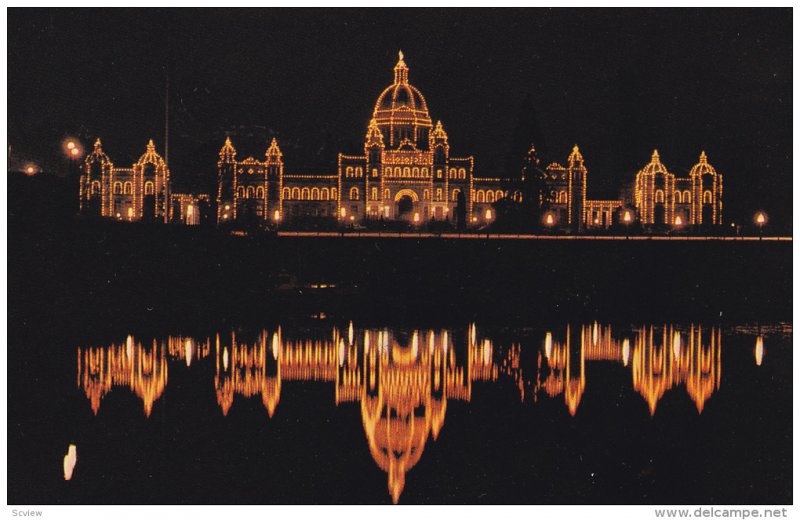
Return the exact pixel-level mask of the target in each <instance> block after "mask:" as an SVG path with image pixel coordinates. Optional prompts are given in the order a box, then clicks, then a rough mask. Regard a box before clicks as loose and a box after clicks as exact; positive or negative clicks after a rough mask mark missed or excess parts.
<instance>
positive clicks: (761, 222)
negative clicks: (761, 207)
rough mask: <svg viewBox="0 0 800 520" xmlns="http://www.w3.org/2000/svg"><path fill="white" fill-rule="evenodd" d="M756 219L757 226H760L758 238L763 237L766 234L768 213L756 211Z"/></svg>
mask: <svg viewBox="0 0 800 520" xmlns="http://www.w3.org/2000/svg"><path fill="white" fill-rule="evenodd" d="M754 220H755V222H756V226H758V238H761V237H762V235H763V234H764V226H765V225H766V224H767V214H766V213H764V212H763V211H759V212H758V213H756V216H755V218H754Z"/></svg>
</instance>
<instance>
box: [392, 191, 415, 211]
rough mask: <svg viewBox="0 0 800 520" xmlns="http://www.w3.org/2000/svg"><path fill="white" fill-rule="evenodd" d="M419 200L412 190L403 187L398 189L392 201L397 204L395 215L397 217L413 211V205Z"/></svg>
mask: <svg viewBox="0 0 800 520" xmlns="http://www.w3.org/2000/svg"><path fill="white" fill-rule="evenodd" d="M418 200H419V197H418V196H417V194H416V193H415V192H414V191H413V190H409V189H404V190H400V191H398V192H397V193H396V194H395V196H394V201H395V203H396V205H397V207H396V213H395V215H396V216H397V218H402V217H404V216H405V215H408V214H409V213H411V212H412V211H414V205H415V204H416V203H417V201H418Z"/></svg>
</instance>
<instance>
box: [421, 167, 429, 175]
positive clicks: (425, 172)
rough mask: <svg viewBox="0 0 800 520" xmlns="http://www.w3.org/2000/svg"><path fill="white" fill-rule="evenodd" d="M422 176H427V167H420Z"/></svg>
mask: <svg viewBox="0 0 800 520" xmlns="http://www.w3.org/2000/svg"><path fill="white" fill-rule="evenodd" d="M422 176H423V177H427V176H428V168H422Z"/></svg>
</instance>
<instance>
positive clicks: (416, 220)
mask: <svg viewBox="0 0 800 520" xmlns="http://www.w3.org/2000/svg"><path fill="white" fill-rule="evenodd" d="M414 222H419V213H414Z"/></svg>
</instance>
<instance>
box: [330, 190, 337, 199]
mask: <svg viewBox="0 0 800 520" xmlns="http://www.w3.org/2000/svg"><path fill="white" fill-rule="evenodd" d="M336 193H337V192H336V188H331V199H332V200H336V199H337V195H336Z"/></svg>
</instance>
